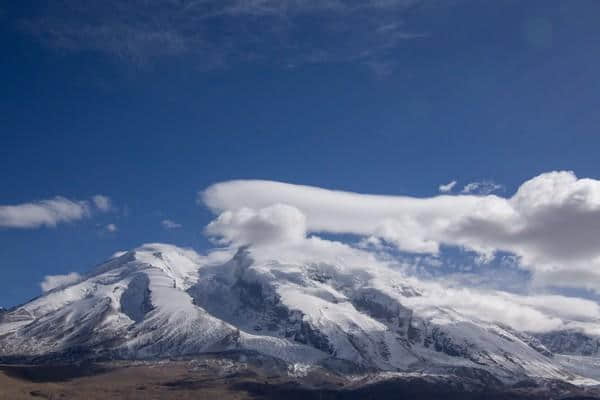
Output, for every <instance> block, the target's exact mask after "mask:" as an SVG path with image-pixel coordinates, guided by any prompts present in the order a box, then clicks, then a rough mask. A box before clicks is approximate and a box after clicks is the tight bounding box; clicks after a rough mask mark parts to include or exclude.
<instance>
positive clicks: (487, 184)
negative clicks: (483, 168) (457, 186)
mask: <svg viewBox="0 0 600 400" xmlns="http://www.w3.org/2000/svg"><path fill="white" fill-rule="evenodd" d="M503 188H504V186H502V185H499V184H497V183H494V182H492V181H481V182H471V183H468V184H466V185H465V187H464V188H463V190H462V193H465V194H480V195H487V194H490V193H494V192H497V191H498V190H502V189H503Z"/></svg>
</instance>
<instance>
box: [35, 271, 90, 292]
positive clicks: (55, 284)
mask: <svg viewBox="0 0 600 400" xmlns="http://www.w3.org/2000/svg"><path fill="white" fill-rule="evenodd" d="M80 279H81V275H79V274H78V273H77V272H71V273H68V274H66V275H46V276H45V277H44V280H43V281H42V282H41V283H40V287H41V288H42V291H43V292H49V291H50V290H52V289H56V288H59V287H63V286H66V285H70V284H72V283H75V282H77V281H79V280H80Z"/></svg>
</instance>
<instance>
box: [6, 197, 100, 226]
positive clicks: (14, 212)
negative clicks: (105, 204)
mask: <svg viewBox="0 0 600 400" xmlns="http://www.w3.org/2000/svg"><path fill="white" fill-rule="evenodd" d="M89 216H90V209H89V205H88V203H87V202H85V201H72V200H69V199H66V198H64V197H60V196H58V197H55V198H54V199H50V200H41V201H38V202H35V203H24V204H18V205H8V206H0V227H6V228H38V227H40V226H50V227H54V226H56V225H57V224H58V223H61V222H71V221H76V220H79V219H82V218H86V217H89Z"/></svg>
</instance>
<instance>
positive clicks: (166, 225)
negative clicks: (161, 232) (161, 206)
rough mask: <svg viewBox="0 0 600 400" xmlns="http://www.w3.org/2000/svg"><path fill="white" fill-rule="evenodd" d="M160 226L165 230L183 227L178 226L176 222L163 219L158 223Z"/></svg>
mask: <svg viewBox="0 0 600 400" xmlns="http://www.w3.org/2000/svg"><path fill="white" fill-rule="evenodd" d="M160 224H161V225H162V227H163V228H165V229H178V228H181V227H182V226H183V225H181V224H178V223H177V222H175V221H173V220H170V219H163V220H162V221H160Z"/></svg>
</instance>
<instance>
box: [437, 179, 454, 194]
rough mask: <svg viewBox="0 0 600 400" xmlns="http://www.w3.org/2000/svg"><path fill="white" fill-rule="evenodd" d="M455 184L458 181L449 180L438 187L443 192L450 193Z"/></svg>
mask: <svg viewBox="0 0 600 400" xmlns="http://www.w3.org/2000/svg"><path fill="white" fill-rule="evenodd" d="M454 186H456V181H452V182H448V183H446V184H445V185H440V186H438V189H439V190H440V192H441V193H448V192H451V191H452V189H453V188H454Z"/></svg>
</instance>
